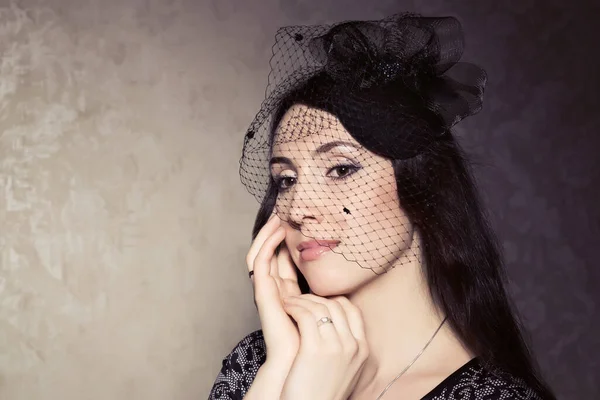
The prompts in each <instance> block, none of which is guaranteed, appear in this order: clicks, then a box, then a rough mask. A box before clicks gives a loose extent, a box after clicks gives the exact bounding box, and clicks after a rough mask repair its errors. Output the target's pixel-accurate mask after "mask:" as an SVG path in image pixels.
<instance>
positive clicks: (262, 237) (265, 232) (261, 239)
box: [246, 214, 281, 272]
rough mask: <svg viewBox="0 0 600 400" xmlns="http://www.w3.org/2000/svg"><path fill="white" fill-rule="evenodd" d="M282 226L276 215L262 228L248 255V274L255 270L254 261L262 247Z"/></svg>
mask: <svg viewBox="0 0 600 400" xmlns="http://www.w3.org/2000/svg"><path fill="white" fill-rule="evenodd" d="M279 226H281V222H280V219H279V217H277V216H276V215H275V214H273V215H271V217H270V218H269V220H268V221H267V223H266V224H265V226H263V227H262V229H261V230H260V232H258V235H256V237H255V238H254V241H253V242H252V245H251V246H250V249H249V250H248V254H247V255H246V265H247V266H248V272H251V271H252V270H253V268H254V261H255V259H256V256H257V255H258V253H259V251H260V249H261V247H262V246H263V244H264V243H265V241H266V240H267V239H268V238H269V237H270V236H271V235H272V234H273V232H275V230H276V229H277V228H279Z"/></svg>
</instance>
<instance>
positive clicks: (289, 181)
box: [277, 176, 296, 189]
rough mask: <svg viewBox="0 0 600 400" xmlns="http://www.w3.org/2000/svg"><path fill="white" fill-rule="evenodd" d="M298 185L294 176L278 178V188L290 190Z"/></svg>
mask: <svg viewBox="0 0 600 400" xmlns="http://www.w3.org/2000/svg"><path fill="white" fill-rule="evenodd" d="M294 183H296V178H294V177H293V176H280V177H278V178H277V186H279V188H280V189H289V188H290V187H292V186H293V185H294Z"/></svg>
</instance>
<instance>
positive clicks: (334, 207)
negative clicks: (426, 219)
mask: <svg viewBox="0 0 600 400" xmlns="http://www.w3.org/2000/svg"><path fill="white" fill-rule="evenodd" d="M270 169H271V175H272V177H273V179H274V180H275V182H276V184H277V185H278V187H279V195H278V197H277V202H276V206H275V208H276V213H277V214H278V216H279V217H280V218H281V219H282V220H283V221H284V222H283V225H284V227H285V228H286V232H287V234H286V239H285V244H286V246H287V247H288V249H289V251H290V254H291V256H292V259H293V260H294V262H295V263H296V265H297V266H298V268H299V270H300V271H301V272H302V274H303V275H304V276H305V278H306V280H307V281H308V284H309V286H310V287H311V290H312V291H313V293H315V294H318V295H321V296H333V295H342V294H348V293H351V292H353V291H354V290H356V289H357V288H359V287H360V286H362V285H364V284H365V283H367V282H369V281H371V280H373V279H375V278H376V277H377V275H378V274H381V273H383V272H386V271H387V269H389V268H390V267H391V266H392V265H394V263H396V261H397V260H398V259H399V257H400V256H402V255H403V254H404V253H406V252H407V251H410V249H411V242H412V240H413V227H412V225H411V224H410V222H409V220H408V218H407V216H406V215H405V214H404V213H403V212H402V209H401V208H400V205H399V202H398V195H397V190H396V180H395V177H394V171H393V168H392V163H391V161H390V160H388V159H385V158H382V157H379V156H377V155H376V154H374V153H371V152H370V151H368V150H366V149H365V148H363V147H362V146H361V145H360V144H359V143H358V142H356V140H354V138H352V136H351V135H350V134H349V133H348V132H347V131H346V130H345V129H344V127H343V126H342V124H341V123H340V122H339V120H338V119H337V118H336V117H334V116H333V115H331V114H329V113H327V112H324V111H321V110H318V109H314V108H309V107H307V106H304V105H295V106H293V107H291V108H290V109H289V110H288V111H287V113H286V114H285V115H284V117H283V118H282V120H281V122H280V124H279V126H278V128H277V130H276V132H275V137H274V144H273V148H272V158H271V163H270ZM374 272H375V273H374Z"/></svg>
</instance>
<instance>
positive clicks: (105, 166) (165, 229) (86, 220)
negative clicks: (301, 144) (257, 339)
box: [0, 0, 600, 400]
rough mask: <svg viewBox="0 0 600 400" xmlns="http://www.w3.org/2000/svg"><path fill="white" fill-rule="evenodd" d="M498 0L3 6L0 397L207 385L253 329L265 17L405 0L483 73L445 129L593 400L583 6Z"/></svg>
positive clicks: (595, 327) (323, 15) (592, 181)
mask: <svg viewBox="0 0 600 400" xmlns="http://www.w3.org/2000/svg"><path fill="white" fill-rule="evenodd" d="M417 3H418V7H417V6H416V4H417ZM469 3H471V4H469ZM497 3H499V2H492V1H489V2H488V1H472V2H467V1H441V0H429V1H426V2H416V1H415V2H414V3H413V2H409V1H405V2H398V1H391V0H387V1H374V2H373V3H372V6H371V7H370V9H369V10H368V11H367V10H365V9H364V7H363V6H360V4H365V3H364V2H363V1H361V0H355V1H342V0H338V1H336V0H322V1H319V2H309V1H307V0H281V1H274V0H261V1H260V2H259V1H244V0H212V1H209V0H200V1H193V0H188V1H184V0H103V1H93V0H88V1H82V0H54V1H17V2H13V3H11V2H9V1H5V0H0V224H1V225H0V262H1V265H0V399H2V400H4V399H10V400H25V399H27V400H38V399H59V398H60V399H64V400H71V399H73V400H74V399H90V400H95V399H108V398H111V399H115V400H120V399H123V400H124V399H144V400H152V399H157V400H158V399H161V400H163V399H190V400H191V399H200V398H205V397H206V395H207V393H208V390H209V388H210V385H211V383H212V381H213V379H214V377H215V375H216V373H217V370H218V368H219V367H220V361H221V358H222V357H223V356H224V355H225V354H226V353H227V352H228V351H229V350H230V349H231V347H232V346H233V345H234V344H235V343H237V341H238V340H239V339H241V337H242V336H243V335H245V334H246V333H248V332H249V331H251V330H253V329H256V328H257V327H258V323H257V320H256V316H255V313H254V306H253V304H252V301H251V290H250V287H249V285H248V282H247V280H246V275H245V265H244V255H245V252H246V250H247V247H248V245H249V243H248V239H249V234H250V229H251V225H252V221H253V213H254V211H255V210H256V204H254V200H253V199H252V198H251V197H250V196H249V195H247V194H246V193H245V192H244V190H243V187H242V186H241V185H240V184H239V179H238V176H237V166H238V164H237V161H238V157H239V150H240V149H241V144H242V135H243V133H244V129H245V127H246V124H247V123H248V122H249V121H250V119H251V117H252V116H253V112H254V111H255V110H256V109H257V107H258V105H259V103H260V101H261V100H262V94H263V90H264V84H265V79H266V76H267V72H268V70H267V62H268V58H269V55H270V47H271V44H272V38H273V35H274V32H275V30H276V28H277V27H278V26H280V25H287V24H297V23H322V22H334V21H337V20H341V19H348V18H380V17H382V16H384V15H386V14H387V13H391V12H396V11H403V10H409V11H420V12H424V13H427V14H432V15H440V14H453V15H458V16H459V17H460V18H461V19H462V20H463V22H464V25H465V29H466V32H467V43H468V51H467V55H466V56H467V57H466V58H469V59H472V60H473V59H474V60H476V61H478V62H480V63H481V64H483V65H484V66H485V67H486V68H487V69H488V72H489V74H490V85H489V89H488V97H487V102H486V107H485V110H484V111H483V112H482V113H481V114H480V115H479V116H477V117H475V118H473V119H472V120H469V121H466V122H465V123H464V124H462V126H461V127H460V128H459V134H461V135H462V136H463V137H464V141H465V144H466V145H467V148H468V149H470V150H471V151H472V152H473V153H474V154H475V155H476V156H477V157H478V160H480V161H482V163H483V164H484V165H485V168H483V169H481V171H480V172H479V178H480V180H481V184H482V187H483V188H484V191H485V195H486V198H487V199H488V200H489V204H490V207H491V208H492V210H493V216H494V223H495V225H496V226H497V227H498V231H499V235H500V236H501V238H502V240H503V243H504V244H505V248H506V250H507V260H508V266H509V268H510V276H511V278H512V280H513V284H512V287H511V288H512V290H513V291H514V293H515V296H516V298H517V303H518V305H519V307H520V309H521V310H522V311H523V313H524V315H525V317H526V319H527V325H528V327H529V328H530V329H531V332H532V335H533V341H534V346H535V349H536V351H537V353H538V358H539V360H540V363H541V364H542V366H543V369H544V371H545V372H546V374H547V376H548V378H549V379H550V381H551V383H552V384H553V385H554V387H555V388H556V389H557V391H558V392H559V393H560V395H561V397H562V398H565V399H583V398H592V397H594V396H595V395H596V394H597V393H598V379H599V377H598V373H597V369H598V368H599V366H598V360H599V359H600V356H599V354H598V353H599V351H600V344H599V340H598V337H599V336H600V334H599V333H600V331H599V323H598V319H597V311H596V310H595V309H596V308H597V306H598V304H599V302H600V298H599V296H598V285H597V284H598V277H599V275H600V272H599V271H598V269H597V268H592V267H595V266H597V261H596V260H597V256H596V255H595V254H593V252H594V248H593V246H595V245H597V244H598V243H597V241H598V235H599V233H600V232H599V231H600V229H599V227H598V221H599V220H600V212H599V209H598V207H597V190H598V189H597V184H598V181H599V171H598V164H597V156H596V154H597V151H598V143H599V140H598V136H597V133H598V117H597V116H596V115H595V114H597V112H596V110H595V109H596V107H597V105H598V104H597V103H596V104H592V99H593V95H592V94H591V93H592V91H586V90H587V89H588V88H596V89H599V88H600V85H599V81H598V77H597V76H595V75H593V74H591V72H594V71H596V69H597V65H594V64H593V63H592V62H591V60H588V61H586V62H584V61H583V59H582V58H581V55H582V54H583V51H584V50H585V49H586V47H587V46H590V47H591V46H592V41H593V40H594V37H597V36H598V33H597V31H594V25H592V24H586V23H585V21H583V18H586V17H589V19H592V18H593V17H594V15H598V6H593V7H594V8H595V9H592V7H589V8H588V9H587V10H585V11H582V10H569V9H566V8H565V7H566V6H565V5H564V4H563V1H561V0H553V1H550V0H546V1H544V2H542V1H540V2H534V1H533V0H529V1H525V0H519V1H517V0H514V1H510V2H509V1H503V2H501V3H502V4H503V5H502V7H504V9H498V8H497V7H499V6H496V5H494V4H497ZM315 4H319V7H318V8H317V7H315ZM341 5H343V7H341ZM594 13H595V14H594ZM592 264H593V265H592ZM594 370H596V371H594Z"/></svg>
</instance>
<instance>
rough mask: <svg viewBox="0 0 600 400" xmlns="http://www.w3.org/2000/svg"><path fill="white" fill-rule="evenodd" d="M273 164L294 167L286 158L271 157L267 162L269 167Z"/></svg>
mask: <svg viewBox="0 0 600 400" xmlns="http://www.w3.org/2000/svg"><path fill="white" fill-rule="evenodd" d="M273 164H288V165H294V164H293V163H292V160H290V159H289V158H287V157H273V158H271V161H269V166H271V165H273Z"/></svg>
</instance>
